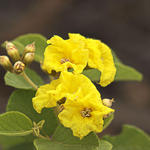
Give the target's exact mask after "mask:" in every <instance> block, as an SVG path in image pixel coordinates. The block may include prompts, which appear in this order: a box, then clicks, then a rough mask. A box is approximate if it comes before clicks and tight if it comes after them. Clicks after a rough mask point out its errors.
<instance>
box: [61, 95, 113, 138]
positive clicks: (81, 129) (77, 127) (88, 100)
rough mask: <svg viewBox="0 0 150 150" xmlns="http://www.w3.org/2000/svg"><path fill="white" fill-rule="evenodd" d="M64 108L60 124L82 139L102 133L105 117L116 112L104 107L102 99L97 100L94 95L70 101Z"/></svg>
mask: <svg viewBox="0 0 150 150" xmlns="http://www.w3.org/2000/svg"><path fill="white" fill-rule="evenodd" d="M63 107H64V109H63V110H62V112H60V113H59V115H58V118H59V119H60V122H61V123H62V124H63V125H64V126H65V127H68V128H71V130H72V131H73V135H74V136H77V137H80V139H82V138H83V137H84V136H86V135H88V134H89V133H90V132H91V131H94V132H101V131H102V130H103V124H104V121H103V118H104V116H105V115H108V114H109V113H111V112H114V110H113V109H111V108H108V107H106V106H104V105H103V104H102V103H101V99H100V98H99V99H97V100H95V97H94V96H93V94H92V93H87V94H86V95H85V96H83V97H82V98H81V97H80V98H78V99H69V100H67V101H66V103H65V104H64V105H63Z"/></svg>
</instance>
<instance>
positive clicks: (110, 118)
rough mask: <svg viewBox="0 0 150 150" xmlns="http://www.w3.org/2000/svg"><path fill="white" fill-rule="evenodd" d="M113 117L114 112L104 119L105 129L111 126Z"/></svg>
mask: <svg viewBox="0 0 150 150" xmlns="http://www.w3.org/2000/svg"><path fill="white" fill-rule="evenodd" d="M113 119H114V113H113V114H111V115H110V116H109V117H108V118H106V119H104V127H103V129H106V128H107V127H108V126H109V124H110V123H111V122H112V120H113Z"/></svg>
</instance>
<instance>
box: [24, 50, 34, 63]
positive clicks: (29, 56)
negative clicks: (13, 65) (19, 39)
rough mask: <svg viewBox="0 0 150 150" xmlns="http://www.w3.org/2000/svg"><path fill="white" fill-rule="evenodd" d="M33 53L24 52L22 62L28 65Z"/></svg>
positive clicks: (32, 58)
mask: <svg viewBox="0 0 150 150" xmlns="http://www.w3.org/2000/svg"><path fill="white" fill-rule="evenodd" d="M34 55H35V54H34V53H26V54H25V56H24V58H23V62H24V63H25V64H26V65H28V64H30V63H31V62H32V61H33V60H34Z"/></svg>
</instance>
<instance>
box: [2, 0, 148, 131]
mask: <svg viewBox="0 0 150 150" xmlns="http://www.w3.org/2000/svg"><path fill="white" fill-rule="evenodd" d="M149 7H150V1H149V0H142V1H141V0H115V1H114V0H109V1H104V0H82V1H81V0H43V1H40V0H22V1H20V0H13V1H10V0H5V1H4V0H1V1H0V20H1V21H0V43H2V42H3V41H5V40H11V39H13V38H15V37H16V36H18V35H20V34H24V33H30V32H35V33H41V34H43V35H45V36H46V37H47V38H48V37H51V36H52V35H54V34H58V35H61V36H62V37H66V36H67V33H68V32H72V33H73V32H77V33H81V34H83V35H85V36H88V37H91V38H98V39H101V40H102V41H103V42H105V43H107V44H108V45H109V46H110V47H111V48H112V49H114V51H115V52H116V54H117V55H118V56H119V58H120V59H121V60H122V61H123V62H124V63H125V64H127V65H131V66H133V67H135V68H136V69H138V70H139V71H140V72H142V73H143V75H144V80H143V81H142V82H141V83H136V82H118V83H113V84H112V85H110V86H108V87H106V88H105V89H100V87H98V88H99V89H100V90H101V92H102V93H103V97H110V98H111V97H114V98H115V99H116V102H115V103H114V108H115V109H116V113H115V114H116V115H115V120H114V121H113V123H112V125H111V126H110V127H109V128H108V129H107V130H106V131H105V132H106V133H112V134H116V133H118V132H119V131H120V129H121V126H122V125H123V124H127V123H128V124H133V125H136V126H138V127H140V128H142V129H143V130H145V131H146V132H148V133H150V128H149V125H150V120H149V114H150V109H149V108H150V78H149V76H150V70H149V64H150V50H149V48H150V9H149ZM0 53H1V54H2V52H0ZM3 75H4V70H3V69H2V68H1V67H0V112H1V113H2V112H4V111H5V106H6V103H7V99H8V97H9V95H10V93H11V92H12V90H13V88H11V87H6V86H5V85H4V82H3Z"/></svg>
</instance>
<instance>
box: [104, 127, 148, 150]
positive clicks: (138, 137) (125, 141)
mask: <svg viewBox="0 0 150 150" xmlns="http://www.w3.org/2000/svg"><path fill="white" fill-rule="evenodd" d="M103 139H104V140H107V141H108V142H110V143H111V144H112V145H113V149H112V150H149V149H150V137H149V136H148V135H147V134H146V133H144V132H143V131H142V130H141V129H139V128H137V127H134V126H131V125H125V126H124V127H123V131H122V132H121V134H120V135H118V136H113V137H111V136H104V137H103Z"/></svg>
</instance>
